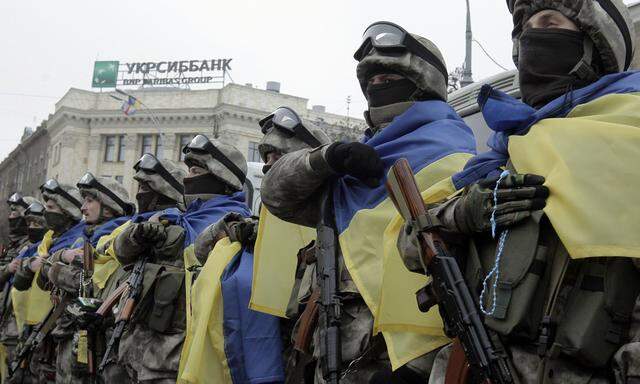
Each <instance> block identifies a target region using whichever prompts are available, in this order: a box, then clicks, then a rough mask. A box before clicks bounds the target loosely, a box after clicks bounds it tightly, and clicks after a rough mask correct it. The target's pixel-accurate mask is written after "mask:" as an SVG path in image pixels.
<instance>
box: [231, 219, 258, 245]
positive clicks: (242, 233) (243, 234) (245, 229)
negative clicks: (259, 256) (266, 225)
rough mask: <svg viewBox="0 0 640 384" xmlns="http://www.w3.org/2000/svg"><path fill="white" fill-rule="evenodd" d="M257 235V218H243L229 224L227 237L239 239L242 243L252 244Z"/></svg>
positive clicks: (232, 239) (234, 239)
mask: <svg viewBox="0 0 640 384" xmlns="http://www.w3.org/2000/svg"><path fill="white" fill-rule="evenodd" d="M257 237H258V220H257V219H254V218H243V219H242V220H241V221H237V222H234V223H232V224H231V225H230V226H229V239H231V241H239V242H240V244H242V245H253V244H255V242H256V238H257Z"/></svg>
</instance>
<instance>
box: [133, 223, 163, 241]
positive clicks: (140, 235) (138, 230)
mask: <svg viewBox="0 0 640 384" xmlns="http://www.w3.org/2000/svg"><path fill="white" fill-rule="evenodd" d="M135 226H136V227H135V228H134V229H133V231H132V232H131V236H132V237H133V239H134V240H135V241H137V242H138V243H139V244H156V243H159V242H161V241H164V239H165V238H166V237H167V232H166V229H165V227H164V225H162V224H161V223H158V222H152V221H145V222H144V223H138V224H135Z"/></svg>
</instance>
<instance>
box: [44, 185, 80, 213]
mask: <svg viewBox="0 0 640 384" xmlns="http://www.w3.org/2000/svg"><path fill="white" fill-rule="evenodd" d="M40 192H42V193H45V192H47V193H51V194H53V195H60V196H62V197H63V198H65V199H66V200H67V201H69V202H70V203H71V204H73V205H75V206H76V207H78V209H80V207H82V203H80V202H79V201H78V200H77V199H76V198H75V197H73V196H71V195H70V194H69V193H68V192H67V191H65V190H64V189H62V187H61V186H60V184H59V183H58V180H56V179H49V180H47V181H46V183H44V184H42V185H41V186H40Z"/></svg>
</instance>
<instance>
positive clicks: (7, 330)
mask: <svg viewBox="0 0 640 384" xmlns="http://www.w3.org/2000/svg"><path fill="white" fill-rule="evenodd" d="M35 202H37V200H36V199H34V198H33V197H30V196H24V197H23V196H22V195H20V194H19V193H14V194H13V195H12V196H11V197H10V198H9V199H8V200H7V204H9V244H8V245H7V247H6V248H5V249H4V253H3V255H2V260H1V263H2V265H1V266H0V284H2V287H3V288H2V294H1V295H0V303H2V308H0V311H2V312H1V315H0V343H2V345H4V346H5V348H6V349H7V358H8V361H11V360H12V359H13V352H14V351H15V347H16V345H17V343H18V326H17V324H16V318H15V316H14V314H13V309H12V304H11V296H10V292H11V282H10V279H11V277H12V276H13V274H14V273H15V272H16V270H17V269H18V266H19V265H20V260H19V259H17V258H16V257H17V256H18V255H19V254H20V252H22V251H24V250H25V249H26V248H27V247H28V246H29V245H31V241H30V239H29V224H28V223H27V221H28V220H27V216H26V212H27V210H28V208H29V206H30V205H31V204H32V203H35ZM30 216H31V217H30V219H29V221H32V222H33V223H34V224H33V226H34V228H35V223H38V225H42V224H44V223H43V222H42V216H41V215H35V216H34V215H33V214H31V215H30Z"/></svg>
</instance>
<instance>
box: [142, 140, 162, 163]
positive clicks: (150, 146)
mask: <svg viewBox="0 0 640 384" xmlns="http://www.w3.org/2000/svg"><path fill="white" fill-rule="evenodd" d="M145 153H150V154H152V155H155V156H156V157H157V158H158V159H161V158H163V157H164V146H163V143H162V140H161V139H160V135H142V150H141V151H140V156H142V155H144V154H145Z"/></svg>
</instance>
